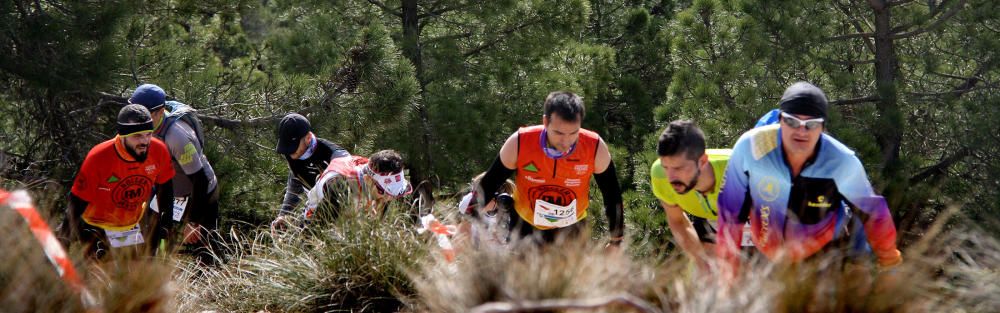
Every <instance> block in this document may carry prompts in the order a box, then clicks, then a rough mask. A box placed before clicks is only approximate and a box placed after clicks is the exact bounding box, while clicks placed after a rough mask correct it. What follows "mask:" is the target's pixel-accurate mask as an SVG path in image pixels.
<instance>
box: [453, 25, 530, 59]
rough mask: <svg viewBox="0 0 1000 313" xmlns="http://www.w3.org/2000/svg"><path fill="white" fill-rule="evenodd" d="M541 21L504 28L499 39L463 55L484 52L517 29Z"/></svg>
mask: <svg viewBox="0 0 1000 313" xmlns="http://www.w3.org/2000/svg"><path fill="white" fill-rule="evenodd" d="M540 22H541V20H534V21H530V22H527V23H524V24H521V25H517V26H515V27H512V28H509V29H507V30H504V31H502V32H500V34H502V35H500V36H497V38H498V39H496V40H493V41H490V42H487V43H484V44H482V45H479V46H478V47H476V48H474V49H472V50H469V51H468V52H465V53H463V54H462V56H464V57H466V58H468V57H471V56H473V55H476V54H479V53H481V52H483V50H486V49H489V48H490V47H493V46H494V45H496V44H498V43H500V42H503V41H504V39H506V37H507V36H508V35H510V34H513V33H514V32H517V31H519V30H522V29H524V28H527V27H528V26H532V25H535V24H538V23H540Z"/></svg>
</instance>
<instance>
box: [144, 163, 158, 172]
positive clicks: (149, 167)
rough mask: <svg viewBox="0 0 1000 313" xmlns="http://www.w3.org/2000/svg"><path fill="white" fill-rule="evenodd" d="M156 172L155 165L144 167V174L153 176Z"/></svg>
mask: <svg viewBox="0 0 1000 313" xmlns="http://www.w3.org/2000/svg"><path fill="white" fill-rule="evenodd" d="M155 171H156V164H150V165H148V166H146V174H153V172H155Z"/></svg>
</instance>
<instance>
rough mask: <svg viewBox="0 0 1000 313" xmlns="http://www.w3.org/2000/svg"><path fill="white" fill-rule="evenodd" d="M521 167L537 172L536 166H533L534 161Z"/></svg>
mask: <svg viewBox="0 0 1000 313" xmlns="http://www.w3.org/2000/svg"><path fill="white" fill-rule="evenodd" d="M521 169H522V170H525V171H529V172H532V173H538V167H537V166H535V162H531V163H528V165H525V166H524V167H522V168H521Z"/></svg>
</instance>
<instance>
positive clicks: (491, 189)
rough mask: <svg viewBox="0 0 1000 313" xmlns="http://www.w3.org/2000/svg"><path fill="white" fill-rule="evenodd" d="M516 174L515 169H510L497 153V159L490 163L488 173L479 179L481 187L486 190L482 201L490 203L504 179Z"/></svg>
mask: <svg viewBox="0 0 1000 313" xmlns="http://www.w3.org/2000/svg"><path fill="white" fill-rule="evenodd" d="M513 174H514V170H513V169H509V168H507V167H506V166H504V165H503V161H501V160H500V155H497V158H496V160H493V164H492V165H490V169H488V170H486V174H485V175H483V179H481V180H480V181H479V187H481V188H482V190H484V193H485V195H483V197H484V200H483V202H482V203H490V201H491V200H493V197H494V196H496V195H495V193H496V190H497V189H500V186H501V185H503V183H504V181H506V180H507V178H510V175H513Z"/></svg>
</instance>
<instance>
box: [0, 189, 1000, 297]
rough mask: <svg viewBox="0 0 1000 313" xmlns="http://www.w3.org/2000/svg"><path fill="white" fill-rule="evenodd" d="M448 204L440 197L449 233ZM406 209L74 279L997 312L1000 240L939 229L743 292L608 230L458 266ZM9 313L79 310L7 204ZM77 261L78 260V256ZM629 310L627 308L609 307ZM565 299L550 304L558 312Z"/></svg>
mask: <svg viewBox="0 0 1000 313" xmlns="http://www.w3.org/2000/svg"><path fill="white" fill-rule="evenodd" d="M451 204H452V203H450V202H449V201H442V202H439V203H438V205H439V207H438V211H439V212H438V213H439V215H444V217H443V218H444V219H445V222H446V223H449V224H454V223H455V222H456V220H455V218H456V216H454V215H453V214H441V213H444V212H448V211H449V210H450V209H448V208H449V207H450V206H451ZM405 211H406V205H404V204H399V203H397V204H393V205H392V206H391V207H390V211H389V213H387V214H386V215H385V216H381V217H372V216H369V215H368V214H367V213H357V212H365V210H357V211H352V210H346V211H345V212H344V214H343V215H342V216H341V217H340V218H339V219H336V220H333V221H331V220H329V219H324V218H322V217H320V218H318V219H316V220H315V221H313V222H312V223H310V224H309V226H308V227H306V228H305V229H292V230H289V231H287V232H284V233H281V234H278V235H277V236H274V237H272V235H271V234H270V232H269V231H268V230H267V229H264V228H261V229H259V230H257V231H253V232H250V233H245V234H244V233H230V234H228V235H227V236H228V237H229V240H228V241H230V242H231V246H230V247H229V249H230V250H231V251H232V252H233V253H232V254H231V257H230V259H229V262H228V263H225V264H221V265H218V266H214V267H204V266H201V265H198V264H197V263H196V262H194V261H193V260H188V259H186V258H183V257H182V258H174V259H162V258H153V259H148V258H138V259H137V258H114V259H112V260H109V261H107V262H101V263H96V264H91V263H88V262H78V269H79V271H80V273H81V276H83V279H84V281H85V283H86V284H87V286H88V287H89V289H90V290H91V291H92V292H93V293H94V294H95V295H96V296H97V298H98V299H99V305H100V307H101V308H102V309H103V311H105V312H199V311H204V310H212V311H219V312H251V311H253V312H256V311H267V312H331V311H332V312H337V311H341V312H395V311H404V312H513V311H522V312H528V311H535V312H538V311H559V312H584V311H586V312H629V311H634V312H848V311H855V312H857V311H860V312H995V311H996V308H1000V275H998V273H997V269H998V267H1000V243H998V241H997V239H996V238H993V237H990V236H988V235H984V234H985V232H983V231H981V230H977V229H975V228H972V227H956V226H955V225H959V226H962V225H974V223H971V222H970V223H965V222H967V221H962V220H959V221H960V222H959V223H952V224H951V225H952V226H951V227H952V228H950V229H949V228H947V227H944V226H945V223H944V222H943V221H944V220H942V221H940V222H939V223H938V225H937V226H935V227H934V228H932V229H929V230H927V232H926V235H925V237H924V238H923V239H922V241H921V242H919V243H917V244H914V245H911V246H910V247H908V248H907V250H906V251H904V258H905V261H904V263H903V264H902V265H900V266H899V267H897V268H894V269H892V270H891V271H883V272H879V271H878V270H877V269H876V268H875V267H874V266H873V265H872V264H869V263H864V262H860V263H847V264H845V263H843V262H839V259H837V258H834V257H826V258H817V259H815V260H812V261H810V262H806V263H799V264H777V263H772V262H767V261H764V260H760V259H750V260H748V261H747V263H746V264H745V265H744V267H743V270H742V271H741V274H740V275H739V276H738V277H737V278H736V279H734V280H732V281H727V280H723V279H721V278H719V277H716V276H715V275H713V274H711V273H701V272H698V270H696V269H695V268H694V267H692V266H690V265H689V264H688V262H687V260H686V259H685V258H684V257H683V256H682V255H680V254H679V253H677V252H676V250H674V251H671V252H669V253H667V254H666V255H663V254H655V253H651V252H653V251H657V249H651V248H650V247H648V245H650V244H651V243H650V242H651V241H650V240H649V239H648V238H646V236H641V235H642V234H632V235H631V236H632V237H633V238H646V239H640V240H637V241H635V242H633V243H632V245H626V246H625V247H623V249H622V250H607V249H606V248H605V245H604V243H603V242H602V241H600V240H594V239H592V238H595V237H596V238H601V237H603V236H601V235H600V234H590V235H585V236H582V238H589V239H585V240H570V241H566V242H561V243H559V244H556V245H551V246H546V247H543V248H539V247H537V246H532V245H521V244H513V245H512V246H510V247H508V248H509V249H505V250H488V249H476V248H473V247H471V246H468V245H463V244H462V243H463V242H465V243H468V242H470V241H468V240H466V241H462V240H456V241H455V242H456V243H458V244H459V246H458V250H459V254H458V258H457V259H456V260H455V261H454V262H447V261H445V259H444V258H442V257H441V255H440V254H439V253H437V251H436V249H437V248H436V247H435V246H434V244H433V241H432V240H431V238H429V237H428V236H426V235H418V234H416V232H415V230H414V227H415V223H414V221H413V219H412V217H411V216H410V215H409V214H408V213H407V212H405ZM0 227H3V229H5V230H8V231H7V233H6V234H5V236H0V247H2V248H3V251H2V253H0V311H3V312H81V311H84V308H83V307H82V305H81V303H80V300H79V299H80V296H79V295H78V294H75V293H74V292H73V291H71V290H69V288H67V287H66V286H65V285H64V284H63V283H62V281H61V280H60V279H59V277H58V276H57V275H56V273H55V270H54V269H53V268H52V266H51V265H50V264H49V263H48V261H47V260H46V259H45V256H44V255H43V254H42V252H41V250H40V248H39V247H38V244H37V243H35V242H34V238H33V237H32V236H31V234H30V233H29V232H28V230H27V227H26V225H24V223H23V222H22V221H21V220H20V217H19V216H18V215H17V214H16V213H14V212H13V211H11V210H9V209H6V208H3V209H0ZM76 250H78V249H74V252H73V253H72V255H73V256H74V258H75V259H76V260H80V256H79V252H78V251H76ZM604 299H611V300H614V299H618V300H623V301H617V302H615V301H603V300H604ZM553 300H555V301H553Z"/></svg>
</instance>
